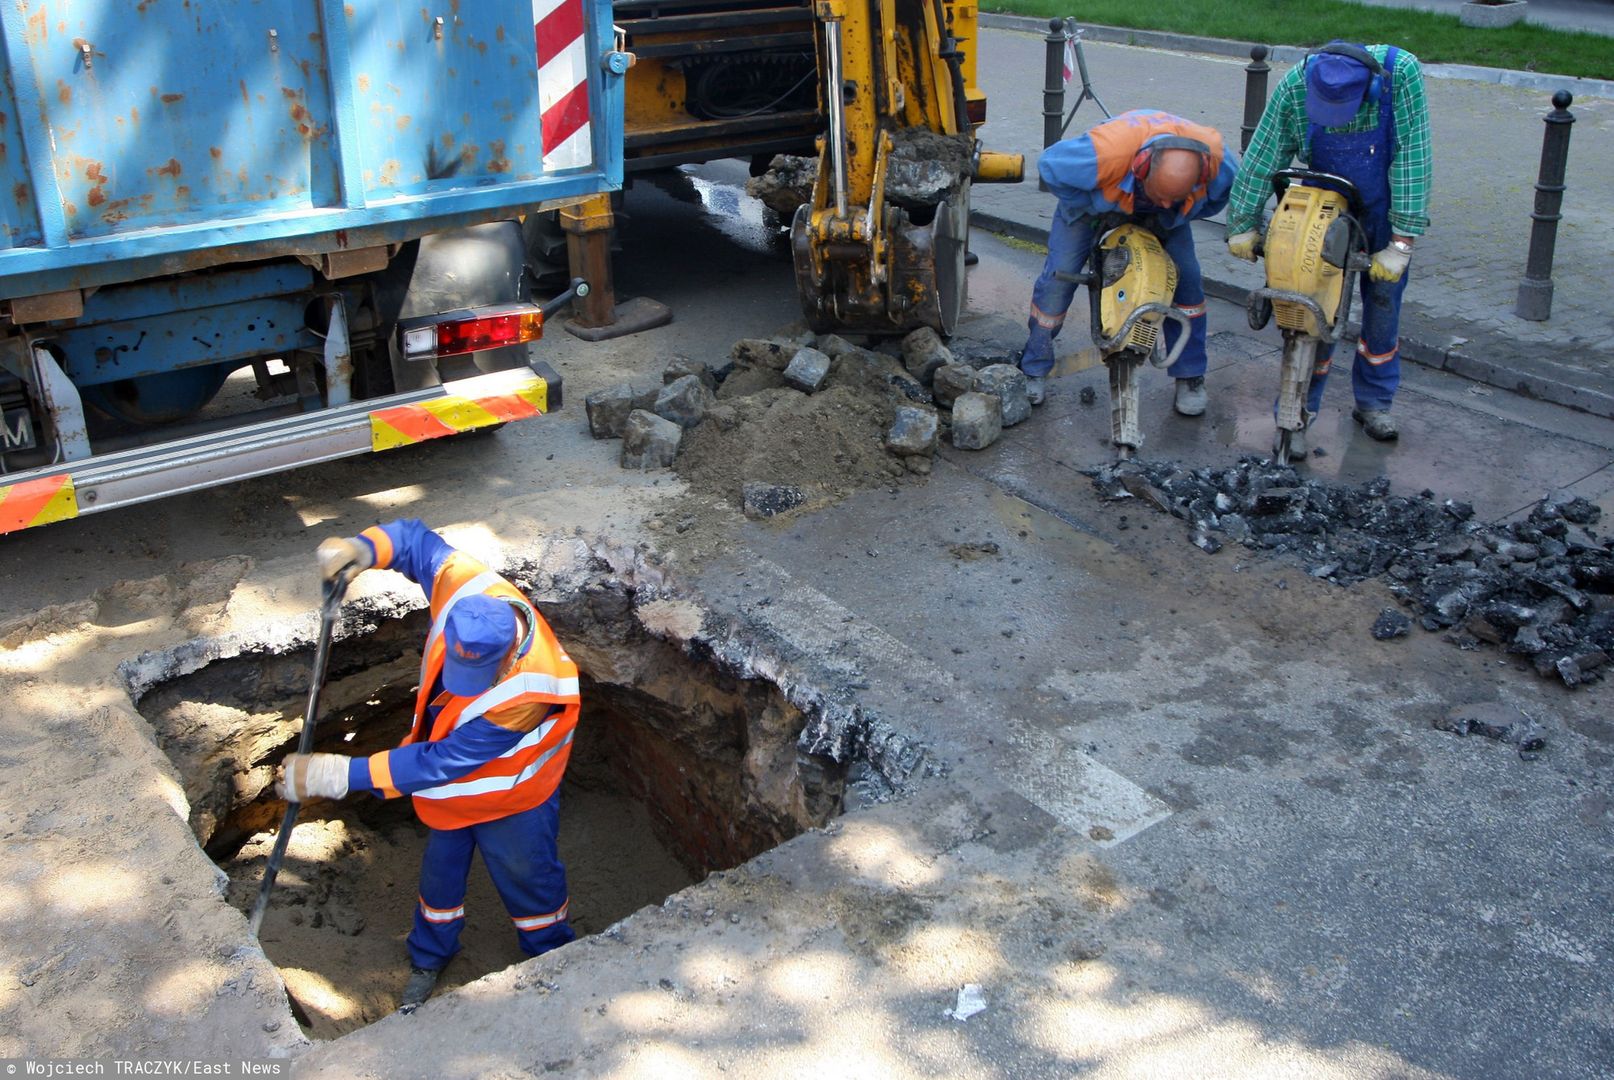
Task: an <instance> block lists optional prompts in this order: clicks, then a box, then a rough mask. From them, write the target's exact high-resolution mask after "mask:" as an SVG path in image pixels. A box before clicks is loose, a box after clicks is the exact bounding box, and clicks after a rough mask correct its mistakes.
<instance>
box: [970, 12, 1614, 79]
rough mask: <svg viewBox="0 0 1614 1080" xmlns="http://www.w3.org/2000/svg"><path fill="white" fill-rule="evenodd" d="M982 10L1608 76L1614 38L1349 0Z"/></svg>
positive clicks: (1613, 69) (1613, 67) (1612, 74)
mask: <svg viewBox="0 0 1614 1080" xmlns="http://www.w3.org/2000/svg"><path fill="white" fill-rule="evenodd" d="M981 10H982V11H1001V12H1010V13H1013V14H1016V15H1035V16H1039V17H1041V18H1051V17H1055V16H1071V17H1073V18H1075V19H1076V20H1077V21H1078V22H1081V23H1090V24H1093V25H1098V26H1124V27H1133V28H1136V29H1139V30H1167V31H1172V32H1174V33H1179V34H1196V35H1199V36H1201V37H1214V38H1229V39H1231V40H1234V41H1253V42H1261V43H1263V44H1266V45H1301V46H1312V45H1321V44H1323V43H1324V42H1326V41H1332V40H1333V39H1335V38H1344V39H1346V40H1347V41H1360V42H1364V43H1369V44H1372V43H1377V42H1389V43H1390V44H1393V45H1400V46H1402V47H1404V48H1407V49H1410V50H1412V51H1413V52H1414V53H1416V54H1417V56H1418V58H1419V59H1420V60H1424V61H1426V62H1428V63H1440V64H1478V65H1481V66H1483V67H1499V68H1513V69H1515V70H1520V71H1542V72H1551V73H1553V74H1556V75H1579V76H1583V77H1587V78H1594V79H1614V41H1610V39H1609V38H1606V37H1603V36H1601V35H1599V34H1585V33H1570V32H1567V31H1562V30H1552V29H1548V28H1547V27H1544V26H1528V25H1525V24H1523V23H1519V24H1516V25H1514V26H1509V27H1503V28H1500V29H1483V30H1481V29H1472V28H1470V27H1466V26H1463V25H1462V24H1461V23H1459V22H1458V21H1457V16H1455V15H1439V14H1435V13H1434V12H1427V11H1413V10H1410V9H1404V8H1384V7H1369V6H1367V5H1364V4H1354V3H1350V2H1349V0H1238V2H1236V3H1228V2H1227V0H1083V2H1081V3H1074V2H1072V0H986V2H985V3H983V4H982V5H981Z"/></svg>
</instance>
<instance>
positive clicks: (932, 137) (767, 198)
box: [745, 128, 972, 221]
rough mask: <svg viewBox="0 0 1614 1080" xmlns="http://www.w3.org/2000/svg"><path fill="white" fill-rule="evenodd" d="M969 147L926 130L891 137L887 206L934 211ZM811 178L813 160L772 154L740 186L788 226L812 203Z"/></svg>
mask: <svg viewBox="0 0 1614 1080" xmlns="http://www.w3.org/2000/svg"><path fill="white" fill-rule="evenodd" d="M971 145H972V140H971V139H970V138H969V137H967V136H960V135H941V134H938V133H937V132H934V131H931V130H930V129H928V128H902V129H900V130H897V131H893V132H891V153H890V155H889V157H888V158H887V166H886V182H885V195H886V199H887V201H889V202H893V203H896V204H897V205H899V206H902V207H904V208H905V209H908V210H910V211H914V210H919V209H922V208H924V207H931V206H935V205H936V203H938V202H940V201H941V200H942V199H943V198H945V197H946V196H948V195H950V194H951V193H953V192H954V191H957V190H958V186H959V184H960V182H961V181H962V180H963V178H964V177H966V176H968V175H969V173H970V154H971ZM817 178H818V159H817V158H814V157H800V156H798V155H795V154H775V155H774V157H773V160H772V161H770V162H769V163H768V169H767V171H766V172H764V173H763V174H762V175H761V176H753V177H752V178H751V179H749V180H747V181H746V182H745V193H746V194H747V195H749V196H751V197H752V198H753V199H758V200H760V201H761V202H762V205H764V206H766V207H768V208H769V209H770V210H772V211H773V212H774V213H776V214H778V215H779V216H780V217H781V218H783V219H784V220H786V221H789V220H790V219H791V218H792V217H793V216H794V215H795V213H796V208H797V207H798V206H801V205H802V204H803V203H807V202H811V201H812V198H813V182H814V181H815V180H816V179H817Z"/></svg>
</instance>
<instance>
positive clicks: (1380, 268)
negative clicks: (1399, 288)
mask: <svg viewBox="0 0 1614 1080" xmlns="http://www.w3.org/2000/svg"><path fill="white" fill-rule="evenodd" d="M1411 261H1412V254H1411V253H1410V252H1406V251H1399V250H1397V249H1396V248H1394V247H1385V248H1384V250H1382V251H1376V252H1374V253H1373V268H1372V269H1371V270H1369V271H1368V273H1369V274H1371V275H1372V276H1373V280H1374V281H1400V280H1401V275H1402V274H1405V273H1406V272H1407V264H1408V263H1409V262H1411Z"/></svg>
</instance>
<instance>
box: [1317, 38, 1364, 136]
mask: <svg viewBox="0 0 1614 1080" xmlns="http://www.w3.org/2000/svg"><path fill="white" fill-rule="evenodd" d="M1372 78H1373V72H1371V71H1370V70H1368V68H1367V66H1366V65H1364V64H1363V63H1361V61H1359V60H1354V59H1352V58H1351V57H1349V56H1341V55H1340V54H1338V53H1317V54H1315V55H1313V56H1312V57H1311V58H1310V59H1308V60H1307V61H1306V116H1307V118H1309V119H1310V120H1311V122H1312V123H1314V124H1320V125H1321V126H1323V127H1325V128H1337V127H1344V126H1345V125H1346V124H1349V123H1350V122H1351V121H1352V120H1354V119H1356V114H1357V112H1358V111H1359V110H1360V109H1361V107H1362V99H1363V98H1364V97H1366V96H1367V86H1368V82H1369V81H1370V80H1371V79H1372Z"/></svg>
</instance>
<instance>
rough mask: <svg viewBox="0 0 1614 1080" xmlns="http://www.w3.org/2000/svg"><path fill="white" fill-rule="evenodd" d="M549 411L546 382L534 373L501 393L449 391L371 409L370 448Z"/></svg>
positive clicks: (386, 447) (437, 436) (384, 447)
mask: <svg viewBox="0 0 1614 1080" xmlns="http://www.w3.org/2000/svg"><path fill="white" fill-rule="evenodd" d="M548 411H549V384H548V382H546V381H545V380H544V379H543V378H541V377H539V376H533V377H532V378H531V379H529V380H527V382H526V383H525V384H523V385H521V386H519V387H515V388H514V389H512V390H511V391H510V392H508V393H504V394H497V395H492V396H487V397H476V398H471V397H459V396H457V395H450V396H448V397H441V398H437V399H436V400H434V401H424V402H421V403H419V404H417V405H398V406H395V407H394V408H391V409H381V410H379V411H378V412H373V413H371V414H370V449H371V450H372V451H376V450H392V449H395V448H396V447H399V446H410V445H412V444H414V443H419V442H425V441H426V440H428V439H440V438H442V437H443V436H445V435H458V434H461V433H462V432H466V431H475V430H476V429H477V428H485V427H492V426H493V425H494V424H505V423H509V422H510V421H512V420H526V419H528V418H529V417H533V416H541V415H543V414H544V413H546V412H548Z"/></svg>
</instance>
